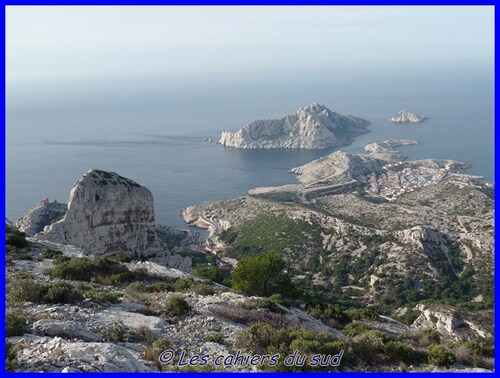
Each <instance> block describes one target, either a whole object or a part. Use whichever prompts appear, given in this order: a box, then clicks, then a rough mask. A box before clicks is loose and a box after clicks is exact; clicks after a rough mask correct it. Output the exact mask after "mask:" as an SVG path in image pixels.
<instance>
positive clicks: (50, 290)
mask: <svg viewBox="0 0 500 378" xmlns="http://www.w3.org/2000/svg"><path fill="white" fill-rule="evenodd" d="M45 290H46V292H45V294H44V296H43V298H42V300H43V301H44V302H47V303H75V302H77V301H81V300H82V299H83V296H82V293H81V292H80V291H79V290H78V289H75V288H74V287H73V286H72V285H70V284H67V283H53V284H50V285H47V286H46V288H45Z"/></svg>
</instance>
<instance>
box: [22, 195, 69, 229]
mask: <svg viewBox="0 0 500 378" xmlns="http://www.w3.org/2000/svg"><path fill="white" fill-rule="evenodd" d="M67 209H68V206H67V205H66V204H65V203H60V202H57V201H55V200H54V201H49V200H48V199H47V198H44V199H42V200H41V201H40V202H39V203H38V204H37V205H36V206H35V207H33V208H32V209H30V210H28V211H27V212H26V214H24V215H23V216H22V217H21V218H20V219H19V220H18V221H17V222H16V224H15V225H16V227H18V228H19V230H20V231H23V232H25V233H26V235H28V236H33V235H35V234H37V233H39V232H41V231H42V230H43V228H44V227H45V226H47V225H48V224H50V223H52V222H54V221H56V220H59V219H61V218H62V217H63V216H64V214H66V210H67Z"/></svg>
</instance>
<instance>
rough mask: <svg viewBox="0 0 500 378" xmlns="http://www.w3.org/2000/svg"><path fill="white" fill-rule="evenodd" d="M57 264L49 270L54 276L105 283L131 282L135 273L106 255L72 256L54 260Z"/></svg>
mask: <svg viewBox="0 0 500 378" xmlns="http://www.w3.org/2000/svg"><path fill="white" fill-rule="evenodd" d="M54 263H55V266H54V267H53V268H52V269H51V270H50V271H48V274H49V275H50V276H51V277H52V278H63V279H66V280H75V281H87V282H95V283H100V284H103V285H116V284H120V283H123V282H131V281H133V280H134V279H135V275H134V273H132V272H130V271H129V270H128V269H127V268H126V267H125V266H124V265H122V264H120V263H118V262H116V261H113V260H110V259H109V258H106V257H94V258H88V257H72V258H70V259H69V260H63V261H54Z"/></svg>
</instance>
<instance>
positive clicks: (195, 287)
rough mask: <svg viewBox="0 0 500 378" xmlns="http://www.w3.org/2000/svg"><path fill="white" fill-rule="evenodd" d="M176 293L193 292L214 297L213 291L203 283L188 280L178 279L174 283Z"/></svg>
mask: <svg viewBox="0 0 500 378" xmlns="http://www.w3.org/2000/svg"><path fill="white" fill-rule="evenodd" d="M175 291H177V292H191V291H192V292H195V293H196V294H199V295H214V294H215V290H214V289H213V288H211V287H210V286H208V285H206V284H204V283H203V282H198V281H194V280H191V279H188V278H179V279H177V281H176V282H175Z"/></svg>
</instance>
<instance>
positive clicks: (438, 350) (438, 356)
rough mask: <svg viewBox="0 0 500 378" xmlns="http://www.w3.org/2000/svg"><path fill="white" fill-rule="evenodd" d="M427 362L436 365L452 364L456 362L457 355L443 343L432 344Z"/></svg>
mask: <svg viewBox="0 0 500 378" xmlns="http://www.w3.org/2000/svg"><path fill="white" fill-rule="evenodd" d="M427 362H428V363H429V364H431V365H435V366H446V367H448V366H451V365H453V364H454V363H455V355H454V354H453V353H452V352H451V351H449V350H448V349H446V348H445V347H443V346H441V345H431V346H430V347H429V350H428V351H427Z"/></svg>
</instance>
